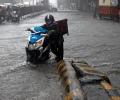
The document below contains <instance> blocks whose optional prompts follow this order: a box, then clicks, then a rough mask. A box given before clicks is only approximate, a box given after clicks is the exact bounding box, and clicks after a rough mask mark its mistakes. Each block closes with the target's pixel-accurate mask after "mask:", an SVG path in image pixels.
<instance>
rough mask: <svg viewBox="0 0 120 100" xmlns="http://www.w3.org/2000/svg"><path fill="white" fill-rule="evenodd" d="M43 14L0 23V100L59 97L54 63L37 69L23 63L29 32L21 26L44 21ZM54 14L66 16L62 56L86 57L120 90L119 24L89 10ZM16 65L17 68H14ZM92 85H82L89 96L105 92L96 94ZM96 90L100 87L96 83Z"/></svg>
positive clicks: (48, 99) (59, 17) (53, 99)
mask: <svg viewBox="0 0 120 100" xmlns="http://www.w3.org/2000/svg"><path fill="white" fill-rule="evenodd" d="M45 15H46V14H43V15H40V16H37V17H35V18H32V19H27V20H23V21H21V22H20V23H18V24H14V23H11V24H10V23H6V24H2V25H0V34H1V37H0V99H1V100H30V99H31V98H32V99H33V100H38V99H39V100H61V99H62V96H61V91H62V89H60V84H59V81H58V76H57V74H56V68H55V66H54V64H53V63H48V64H43V65H40V66H39V67H38V68H36V69H31V68H30V67H28V66H25V65H24V63H23V62H25V60H26V57H25V50H24V47H25V45H26V41H27V40H26V38H27V35H28V34H27V33H26V32H25V31H24V30H25V29H26V28H28V27H32V26H33V25H39V24H40V23H44V20H43V19H44V16H45ZM53 15H54V16H55V18H56V19H57V20H58V19H62V18H68V24H69V32H70V36H69V37H67V36H65V44H64V46H65V47H64V49H65V58H77V59H80V60H85V61H87V62H88V63H89V64H90V65H92V66H95V68H96V69H98V70H100V71H103V72H105V73H107V75H108V77H109V78H110V80H111V82H112V83H113V85H114V86H116V87H117V89H118V91H120V86H119V84H120V78H119V77H120V66H119V65H120V24H118V23H114V22H111V21H106V20H102V21H100V20H97V19H93V18H92V17H91V16H90V15H89V14H85V13H80V12H66V13H63V12H59V13H53ZM20 64H21V65H22V64H23V66H21V65H20ZM46 65H47V66H46ZM51 66H52V67H51ZM16 67H19V68H17V69H16V70H14V68H16ZM93 88H94V87H93V86H91V87H85V90H86V91H87V94H88V96H89V97H90V99H89V100H96V98H99V97H101V95H102V94H104V91H103V92H102V94H101V95H99V93H98V91H95V90H93ZM88 90H89V91H88ZM90 90H91V91H93V93H92V92H90ZM98 90H99V91H101V89H99V87H98ZM6 95H7V96H6ZM95 95H96V96H95ZM104 97H105V98H104V99H102V100H107V99H108V97H107V96H104ZM40 98H42V99H40ZM98 100H99V99H98ZM100 100H101V99H100Z"/></svg>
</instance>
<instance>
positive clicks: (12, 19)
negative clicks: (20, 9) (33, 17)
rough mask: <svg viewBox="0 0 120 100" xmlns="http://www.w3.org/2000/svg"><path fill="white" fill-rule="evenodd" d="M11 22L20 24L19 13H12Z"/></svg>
mask: <svg viewBox="0 0 120 100" xmlns="http://www.w3.org/2000/svg"><path fill="white" fill-rule="evenodd" d="M11 21H12V22H19V21H20V18H19V15H18V13H17V11H12V12H11Z"/></svg>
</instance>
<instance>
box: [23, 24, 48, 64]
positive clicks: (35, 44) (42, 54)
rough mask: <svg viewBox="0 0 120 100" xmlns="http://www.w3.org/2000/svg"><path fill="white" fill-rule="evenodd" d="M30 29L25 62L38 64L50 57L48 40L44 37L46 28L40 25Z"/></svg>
mask: <svg viewBox="0 0 120 100" xmlns="http://www.w3.org/2000/svg"><path fill="white" fill-rule="evenodd" d="M27 31H30V35H29V38H28V43H27V46H26V47H25V49H26V56H27V62H30V63H32V64H39V63H41V62H44V61H46V60H48V59H49V58H50V55H49V53H50V48H49V41H48V39H47V38H46V36H47V32H48V30H46V29H44V28H43V27H42V26H35V27H33V28H31V29H27Z"/></svg>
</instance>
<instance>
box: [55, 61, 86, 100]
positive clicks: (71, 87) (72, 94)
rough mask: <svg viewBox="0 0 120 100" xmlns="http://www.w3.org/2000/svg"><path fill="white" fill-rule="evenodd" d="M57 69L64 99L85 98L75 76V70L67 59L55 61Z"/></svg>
mask: <svg viewBox="0 0 120 100" xmlns="http://www.w3.org/2000/svg"><path fill="white" fill-rule="evenodd" d="M57 71H58V74H59V76H60V78H59V79H60V80H61V82H62V84H63V86H64V88H65V98H64V100H86V99H85V93H84V92H83V90H82V88H81V86H80V82H79V81H78V79H77V77H76V72H75V70H74V68H73V67H72V66H71V64H70V62H68V61H64V60H62V61H60V62H58V63H57Z"/></svg>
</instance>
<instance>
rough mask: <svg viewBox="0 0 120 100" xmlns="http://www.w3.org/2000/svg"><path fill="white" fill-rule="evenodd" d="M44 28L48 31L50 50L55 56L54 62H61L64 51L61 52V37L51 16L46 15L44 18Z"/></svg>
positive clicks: (62, 40)
mask: <svg viewBox="0 0 120 100" xmlns="http://www.w3.org/2000/svg"><path fill="white" fill-rule="evenodd" d="M45 23H46V24H45V25H43V27H44V28H46V29H47V30H48V39H49V43H50V49H51V51H52V53H53V54H55V55H56V57H55V60H56V61H57V62H59V61H60V60H63V55H64V50H63V42H64V39H63V35H62V34H61V33H59V32H58V28H57V23H56V22H55V19H54V17H53V15H47V16H46V17H45Z"/></svg>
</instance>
